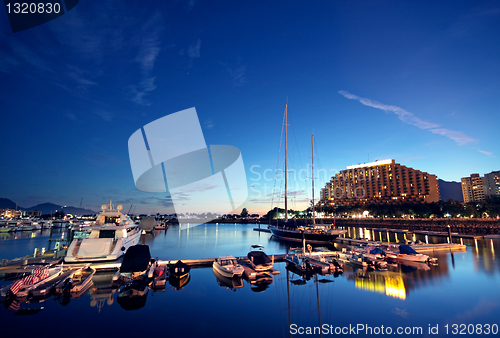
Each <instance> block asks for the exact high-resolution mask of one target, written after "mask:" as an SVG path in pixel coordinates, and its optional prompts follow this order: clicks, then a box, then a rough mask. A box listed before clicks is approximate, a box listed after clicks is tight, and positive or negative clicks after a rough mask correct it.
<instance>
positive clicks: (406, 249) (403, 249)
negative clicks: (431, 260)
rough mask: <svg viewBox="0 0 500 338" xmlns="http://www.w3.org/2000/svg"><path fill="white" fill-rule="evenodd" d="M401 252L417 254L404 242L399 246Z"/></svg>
mask: <svg viewBox="0 0 500 338" xmlns="http://www.w3.org/2000/svg"><path fill="white" fill-rule="evenodd" d="M399 253H400V254H404V255H416V254H417V252H416V251H415V250H413V248H412V247H411V246H409V245H407V244H402V245H400V246H399Z"/></svg>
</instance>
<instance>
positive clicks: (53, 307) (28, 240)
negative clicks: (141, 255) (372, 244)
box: [0, 224, 500, 337]
mask: <svg viewBox="0 0 500 338" xmlns="http://www.w3.org/2000/svg"><path fill="white" fill-rule="evenodd" d="M254 227H257V226H255V225H239V224H238V225H234V224H224V225H215V224H210V225H201V226H196V227H192V228H189V229H187V230H180V229H179V228H178V227H175V226H174V227H171V228H170V229H168V231H167V232H158V233H157V234H156V235H155V236H152V235H147V236H145V237H144V238H143V242H144V243H145V244H148V245H149V246H150V249H151V254H152V256H154V257H158V258H160V259H188V258H208V257H217V256H219V255H227V254H229V255H234V256H244V255H246V254H247V253H248V250H249V247H250V245H251V244H263V245H264V246H265V247H266V252H267V253H268V254H273V253H276V254H278V253H286V251H287V248H288V246H287V244H284V243H282V242H279V241H276V240H274V239H271V238H270V234H268V233H260V232H256V231H253V230H252V229H253V228H254ZM349 231H350V233H351V234H352V235H355V237H370V238H375V239H377V240H378V239H379V236H382V237H383V236H387V235H386V234H385V233H376V232H375V233H373V232H370V231H365V230H364V229H361V230H360V229H359V228H358V229H355V228H352V229H349ZM53 236H54V237H55V236H61V234H58V235H57V234H56V235H53ZM390 236H391V239H392V240H393V239H394V234H391V235H390ZM48 238H49V237H48V233H35V234H33V235H32V234H31V233H30V234H23V235H22V236H20V238H14V236H9V235H5V236H2V237H0V239H1V241H0V258H13V257H18V256H22V255H25V254H29V253H32V252H33V250H34V248H35V247H38V248H41V247H47V246H48ZM383 239H386V238H383ZM400 239H401V238H400ZM417 239H421V240H425V238H420V237H417ZM443 240H445V239H442V238H432V237H431V238H427V241H429V242H440V241H443ZM455 241H460V239H459V238H457V239H455ZM463 242H464V244H466V245H467V250H466V251H464V252H454V253H449V252H448V253H441V254H434V255H435V256H436V257H438V258H439V264H438V265H437V266H427V265H420V266H396V267H392V268H390V269H389V270H388V271H383V272H382V271H373V272H372V271H363V270H356V269H354V268H350V267H348V266H346V268H345V271H344V273H343V274H342V275H340V276H337V277H335V276H332V275H330V276H317V277H313V278H312V279H311V280H308V281H307V282H306V283H305V284H304V283H301V282H302V280H301V278H300V277H299V276H297V275H295V274H293V273H290V272H288V271H287V270H286V269H285V264H284V263H277V264H275V267H276V268H277V269H278V270H280V271H281V273H280V274H279V275H275V276H274V278H273V280H272V281H268V283H270V284H269V285H267V287H266V285H265V283H264V285H263V286H261V287H260V288H258V287H257V286H255V285H250V284H249V283H247V282H246V281H244V285H243V287H241V288H236V289H235V288H232V287H229V286H226V285H224V284H223V283H222V282H220V284H223V285H222V286H221V285H220V284H219V283H218V281H217V279H216V277H215V276H214V274H213V272H212V269H211V268H199V269H193V270H192V271H191V279H190V281H189V283H188V284H186V285H185V286H184V287H183V288H182V289H181V290H176V289H175V288H174V287H173V286H171V285H169V284H167V288H166V290H165V291H164V292H154V291H153V290H149V292H148V294H147V296H145V297H143V298H142V300H141V301H140V302H137V303H133V304H131V303H126V302H124V301H123V299H125V298H118V293H116V292H115V293H112V292H111V290H110V289H109V286H110V280H111V275H112V274H100V275H99V276H96V278H95V279H94V286H93V288H92V289H91V290H90V291H89V292H87V293H86V294H84V295H82V296H81V297H80V298H77V299H71V300H70V301H69V303H68V304H67V305H66V306H62V305H61V304H60V302H59V301H57V300H54V299H52V298H49V299H48V300H46V301H45V302H43V303H40V304H21V309H28V308H29V309H31V310H33V311H32V312H36V313H34V314H32V315H24V316H23V315H16V313H14V312H11V311H9V310H8V309H6V308H4V307H1V308H0V322H1V324H2V325H1V328H2V329H1V330H2V336H7V334H9V335H10V334H13V335H15V336H17V337H28V336H34V335H36V336H37V337H40V336H41V337H45V336H46V337H49V336H50V337H53V336H54V334H57V335H58V336H65V335H71V336H72V337H87V336H88V335H89V334H94V335H95V334H98V335H99V336H104V335H110V336H127V337H130V336H132V335H143V334H146V335H148V336H158V337H166V336H180V335H183V336H186V337H216V336H217V337H218V336H223V335H224V336H231V337H256V336H260V337H289V336H290V330H289V325H290V323H291V324H295V325H296V326H293V328H294V329H293V330H292V332H293V333H296V334H294V336H305V335H300V334H299V332H300V331H299V330H300V328H301V327H302V328H304V329H306V327H318V326H320V325H323V328H324V332H323V336H325V337H328V336H334V335H335V328H337V333H339V330H342V329H343V330H344V333H349V332H350V333H351V335H354V332H353V331H348V329H349V326H350V325H351V327H356V325H358V324H359V325H364V328H363V330H361V326H359V328H360V331H358V332H357V333H358V334H359V335H365V336H375V334H376V333H377V332H378V333H379V334H378V336H381V335H383V334H382V332H384V333H387V328H388V327H390V328H391V329H392V330H393V332H392V333H393V334H395V333H396V330H397V328H398V327H401V328H402V329H403V330H404V329H405V328H406V330H407V332H409V330H414V328H416V329H415V330H418V328H422V333H421V334H420V333H415V334H409V335H405V336H412V337H430V336H434V337H435V336H443V337H444V336H452V335H453V334H452V333H454V332H456V333H459V332H460V330H461V329H462V332H467V328H468V329H469V330H470V331H471V332H472V329H473V328H472V326H471V325H470V326H468V327H466V328H465V329H464V327H463V326H462V328H460V327H457V328H456V330H455V329H454V327H453V326H452V325H453V324H459V325H460V324H465V325H469V324H474V325H479V324H482V325H483V331H484V330H485V328H486V324H489V325H490V326H491V328H490V330H493V331H495V326H492V325H493V324H496V325H500V257H499V254H498V252H499V251H500V247H499V243H498V241H495V240H493V241H492V240H477V241H474V240H465V239H464V240H463ZM340 247H341V246H338V247H337V248H340ZM316 280H317V282H316ZM258 291H260V292H258ZM130 307H137V308H138V309H135V310H127V309H128V308H130ZM37 310H38V311H37ZM24 312H26V311H24ZM447 324H448V335H446V327H445V325H447ZM382 325H383V326H384V329H383V331H382V328H381V327H382ZM429 325H430V326H432V327H433V328H434V329H433V330H434V332H436V325H438V327H437V330H438V331H437V332H438V334H437V335H430V334H429V333H428V331H429ZM366 327H370V328H371V329H372V333H371V334H370V331H366V330H367V329H366ZM478 327H479V326H475V327H474V332H478V331H476V330H478ZM295 328H296V329H295ZM368 330H369V329H368ZM414 332H418V331H414ZM495 332H496V331H495ZM384 335H387V334H384ZM467 335H468V336H471V334H467ZM311 336H320V334H315V335H311ZM489 336H498V333H497V334H496V335H494V334H492V333H490V334H489Z"/></svg>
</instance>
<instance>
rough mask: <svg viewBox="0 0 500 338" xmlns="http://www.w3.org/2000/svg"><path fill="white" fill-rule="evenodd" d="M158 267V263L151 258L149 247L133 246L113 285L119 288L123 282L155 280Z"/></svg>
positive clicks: (124, 258)
mask: <svg viewBox="0 0 500 338" xmlns="http://www.w3.org/2000/svg"><path fill="white" fill-rule="evenodd" d="M156 267H157V263H156V260H155V259H152V258H151V253H150V252H149V246H147V245H134V246H131V247H130V248H129V249H128V250H127V253H126V254H125V257H123V262H122V265H121V266H120V270H118V271H117V272H116V274H115V275H114V276H113V284H114V285H115V286H119V285H121V284H122V283H123V282H130V281H145V282H148V281H150V280H151V279H153V277H154V272H155V270H156Z"/></svg>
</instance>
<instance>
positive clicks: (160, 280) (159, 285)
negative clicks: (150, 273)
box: [153, 265, 167, 291]
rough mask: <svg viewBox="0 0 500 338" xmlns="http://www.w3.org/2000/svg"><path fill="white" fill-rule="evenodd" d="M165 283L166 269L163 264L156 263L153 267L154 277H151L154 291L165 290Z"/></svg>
mask: <svg viewBox="0 0 500 338" xmlns="http://www.w3.org/2000/svg"><path fill="white" fill-rule="evenodd" d="M166 283H167V269H166V268H165V266H164V265H158V266H157V267H156V269H155V273H154V279H153V289H154V290H155V291H162V290H163V291H165V285H166Z"/></svg>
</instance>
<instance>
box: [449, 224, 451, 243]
mask: <svg viewBox="0 0 500 338" xmlns="http://www.w3.org/2000/svg"><path fill="white" fill-rule="evenodd" d="M448 237H449V238H450V242H449V243H452V240H451V227H450V225H449V224H448Z"/></svg>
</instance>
